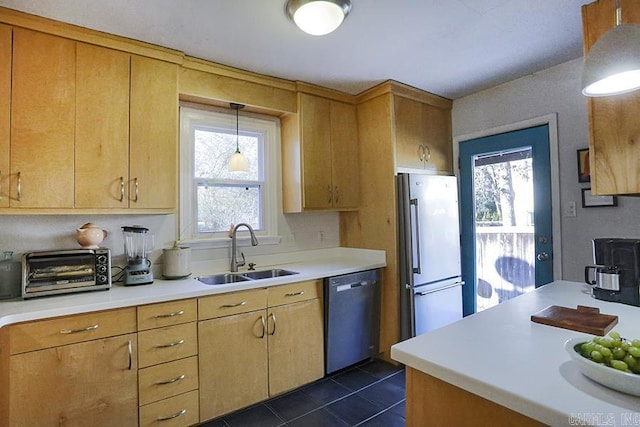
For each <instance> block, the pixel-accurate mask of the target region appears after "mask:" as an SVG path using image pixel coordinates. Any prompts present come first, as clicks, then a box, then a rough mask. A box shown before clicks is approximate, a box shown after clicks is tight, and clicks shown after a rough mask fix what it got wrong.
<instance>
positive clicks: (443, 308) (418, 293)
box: [412, 282, 462, 336]
mask: <svg viewBox="0 0 640 427" xmlns="http://www.w3.org/2000/svg"><path fill="white" fill-rule="evenodd" d="M412 291H413V298H414V306H415V325H414V328H415V329H414V334H415V335H416V336H417V335H420V334H424V333H426V332H429V331H432V330H434V329H437V328H441V327H443V326H446V325H448V324H450V323H453V322H455V321H456V320H460V319H462V282H458V283H456V284H454V285H451V286H448V287H443V288H437V287H431V286H422V287H418V288H414V289H413V290H412Z"/></svg>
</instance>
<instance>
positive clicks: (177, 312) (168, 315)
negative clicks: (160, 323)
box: [154, 310, 184, 319]
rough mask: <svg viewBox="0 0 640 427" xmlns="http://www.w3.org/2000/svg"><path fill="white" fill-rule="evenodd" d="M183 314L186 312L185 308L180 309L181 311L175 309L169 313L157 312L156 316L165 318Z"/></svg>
mask: <svg viewBox="0 0 640 427" xmlns="http://www.w3.org/2000/svg"><path fill="white" fill-rule="evenodd" d="M183 314H184V310H180V311H174V312H173V313H168V314H156V315H155V316H154V317H155V318H156V319H164V318H167V317H176V316H182V315H183Z"/></svg>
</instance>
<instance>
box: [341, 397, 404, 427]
mask: <svg viewBox="0 0 640 427" xmlns="http://www.w3.org/2000/svg"><path fill="white" fill-rule="evenodd" d="M406 400H407V399H406V398H405V399H402V400H401V401H400V402H397V403H394V404H393V405H391V406H389V407H388V408H385V409H383V410H382V411H380V412H378V413H377V414H375V415H372V416H370V417H369V418H367V419H366V420H362V421H360V422H359V423H358V424H356V425H354V426H353V427H358V426H360V425H363V424H364V423H366V422H367V421H371V420H372V419H374V418H375V417H377V416H379V415H382V414H384V413H385V412H388V411H390V410H392V409H393V408H395V407H396V406H398V405H401V404H402V403H404V402H405V401H406Z"/></svg>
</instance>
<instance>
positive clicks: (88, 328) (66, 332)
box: [60, 324, 98, 335]
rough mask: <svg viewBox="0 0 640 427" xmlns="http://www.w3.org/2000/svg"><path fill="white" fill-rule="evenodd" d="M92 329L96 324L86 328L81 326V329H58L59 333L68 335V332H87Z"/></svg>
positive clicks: (96, 326)
mask: <svg viewBox="0 0 640 427" xmlns="http://www.w3.org/2000/svg"><path fill="white" fill-rule="evenodd" d="M94 329H98V325H97V324H96V325H91V326H87V327H86V328H82V329H63V330H61V331H60V333H61V334H63V335H68V334H77V333H79V332H88V331H93V330H94Z"/></svg>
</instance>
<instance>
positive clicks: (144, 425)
mask: <svg viewBox="0 0 640 427" xmlns="http://www.w3.org/2000/svg"><path fill="white" fill-rule="evenodd" d="M198 421H199V420H198V391H197V390H194V391H190V392H188V393H184V394H179V395H178V396H173V397H170V398H169V399H165V400H160V401H158V402H154V403H151V404H149V405H144V406H141V407H140V427H151V426H154V427H157V426H162V427H178V426H179V427H183V426H192V425H194V424H198ZM123 425H124V424H123Z"/></svg>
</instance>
